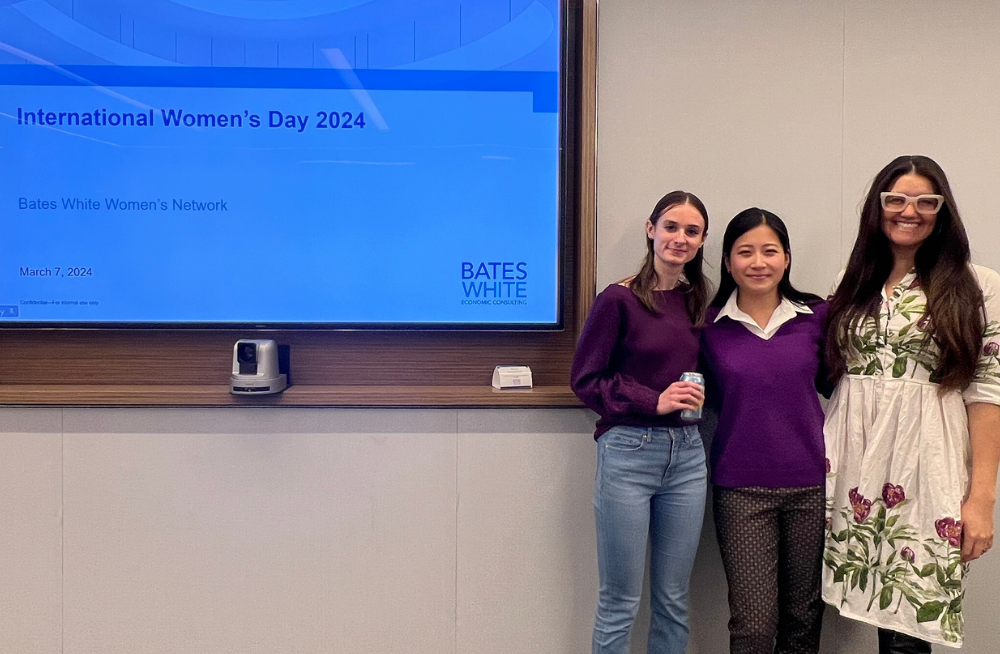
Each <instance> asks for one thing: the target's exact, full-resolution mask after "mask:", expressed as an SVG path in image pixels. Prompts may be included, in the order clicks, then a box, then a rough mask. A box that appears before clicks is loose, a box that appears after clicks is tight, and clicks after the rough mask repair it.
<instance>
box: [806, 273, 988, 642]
mask: <svg viewBox="0 0 1000 654" xmlns="http://www.w3.org/2000/svg"><path fill="white" fill-rule="evenodd" d="M972 268H973V271H974V274H975V276H976V277H977V278H978V279H979V285H980V287H981V288H982V289H983V294H984V297H985V300H986V320H987V325H986V332H985V334H984V338H983V347H982V350H981V352H980V359H979V366H978V370H977V372H976V379H975V380H974V381H973V383H972V384H971V385H970V386H969V387H968V388H967V389H966V390H965V391H964V392H959V391H951V392H948V393H946V394H944V395H939V394H938V389H939V386H938V384H936V383H934V381H932V377H933V375H932V372H933V370H934V368H935V367H936V366H937V360H938V356H939V351H938V349H937V347H936V346H935V345H934V343H933V342H932V341H931V340H930V339H925V330H926V328H927V323H928V318H927V317H925V316H924V310H925V304H926V296H925V295H924V292H923V290H922V289H921V288H920V285H919V283H918V281H917V277H916V273H914V272H911V273H910V274H908V275H907V276H906V277H904V278H903V280H902V281H901V282H900V283H899V284H898V285H897V286H896V287H895V288H894V289H893V291H892V295H891V296H890V297H885V295H884V292H883V298H882V299H883V302H882V308H881V312H880V315H879V320H878V323H877V325H876V322H875V321H874V320H872V319H869V320H868V321H867V322H865V323H863V325H862V328H861V330H860V333H858V334H856V335H855V336H854V339H853V340H854V348H853V349H854V351H853V352H851V353H850V354H849V355H848V361H847V368H848V372H847V375H846V376H845V377H844V378H843V379H842V380H841V381H840V383H839V384H838V385H837V388H836V390H835V391H834V393H833V396H832V397H831V399H830V404H829V406H828V407H827V413H826V423H825V425H824V435H825V438H826V452H827V459H828V463H827V466H828V471H827V472H828V474H827V480H826V496H827V510H828V518H827V534H826V548H825V551H824V566H823V599H824V600H826V602H827V603H829V604H831V605H832V606H835V607H837V608H838V609H839V611H840V613H841V615H844V616H846V617H849V618H853V619H856V620H861V621H864V622H868V623H871V624H874V625H878V626H880V627H884V628H886V629H892V630H893V631H898V632H901V633H905V634H909V635H911V636H916V637H917V638H922V639H924V640H926V641H929V642H931V643H939V644H942V645H948V646H951V647H960V646H961V644H962V598H963V595H964V589H963V577H964V576H965V573H966V566H965V565H963V564H962V563H961V562H960V560H959V559H960V545H961V533H962V523H961V507H962V500H963V499H964V498H965V495H966V493H967V490H968V481H969V461H970V448H969V429H968V417H967V414H966V410H965V405H966V404H971V403H973V402H988V403H991V404H1000V358H998V355H1000V336H998V334H1000V275H998V274H997V273H996V272H995V271H993V270H990V269H989V268H983V267H981V266H972Z"/></svg>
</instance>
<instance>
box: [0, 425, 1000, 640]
mask: <svg viewBox="0 0 1000 654" xmlns="http://www.w3.org/2000/svg"><path fill="white" fill-rule="evenodd" d="M592 427H593V416H592V414H590V413H589V412H587V411H584V410H524V411H519V410H515V411H512V410H481V411H475V410H458V411H456V410H350V409H18V408H0V497H2V498H3V500H2V501H0V524H2V525H3V528H2V529H0V616H3V618H2V622H0V651H2V652H16V653H22V652H23V653H30V654H91V653H93V654H97V653H100V654H147V653H148V654H153V653H156V654H165V653H169V654H172V653H178V654H181V653H183V654H247V653H254V654H258V653H259V654H285V653H287V652H296V654H320V653H323V654H328V653H330V652H351V653H352V654H353V653H357V652H372V653H375V652H378V653H380V654H381V653H384V652H394V653H395V652H405V653H413V654H441V653H442V652H453V653H455V654H485V653H494V652H495V653H497V654H500V653H503V654H510V653H522V652H523V653H538V654H561V653H565V654H578V653H580V652H585V651H588V650H589V642H590V628H591V621H592V616H593V610H594V605H595V601H596V595H597V572H596V563H595V555H594V533H593V513H592V508H591V502H590V494H591V490H592V485H593V474H594V453H595V446H594V443H593V438H592ZM693 581H694V583H693V590H692V611H691V614H692V624H691V630H692V643H691V647H690V648H689V651H690V652H692V653H693V654H716V653H718V652H724V651H726V644H727V634H726V620H727V618H728V613H727V609H726V588H725V578H724V575H723V572H722V566H721V563H720V561H719V555H718V550H717V548H716V545H715V537H714V532H713V526H712V524H711V520H710V516H709V517H708V519H707V520H706V525H705V531H704V533H703V537H702V543H701V550H700V553H699V560H698V563H697V565H696V568H695V573H694V580H693ZM998 586H1000V559H998V558H995V557H993V558H987V559H986V560H984V561H982V562H981V563H977V564H975V565H974V566H973V572H972V581H971V583H970V589H969V592H968V601H967V603H966V606H967V620H968V625H969V628H968V641H967V642H968V644H967V646H966V648H965V651H966V652H969V653H970V654H986V653H987V652H993V651H994V650H995V648H994V644H995V642H996V640H997V638H998V636H1000V632H998V626H997V624H996V623H995V621H993V620H991V618H990V616H989V612H990V609H991V596H992V594H993V593H994V591H995V589H996V588H997V587H998ZM646 625H648V608H647V607H646V606H645V605H644V606H643V609H642V611H641V614H640V619H639V625H638V627H637V630H636V635H635V638H634V648H633V649H634V651H635V652H641V651H644V643H645V633H644V630H645V627H646ZM858 651H874V630H873V629H870V628H868V627H866V626H864V625H855V624H851V623H848V622H847V621H844V620H841V619H839V618H836V617H835V616H833V615H832V612H831V615H830V616H829V619H828V620H827V628H826V630H825V633H824V649H823V652H824V653H826V654H833V653H843V654H847V653H848V652H858Z"/></svg>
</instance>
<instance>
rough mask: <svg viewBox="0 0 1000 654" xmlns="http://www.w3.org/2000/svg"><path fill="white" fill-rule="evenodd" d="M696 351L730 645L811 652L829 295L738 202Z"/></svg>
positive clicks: (818, 607) (774, 224)
mask: <svg viewBox="0 0 1000 654" xmlns="http://www.w3.org/2000/svg"><path fill="white" fill-rule="evenodd" d="M722 252H723V255H722V266H721V269H722V270H721V279H720V282H719V292H718V293H717V294H716V295H715V299H714V300H712V306H711V308H710V309H709V311H708V317H707V319H706V326H705V330H704V332H703V334H702V357H703V360H704V363H705V368H706V377H707V380H708V383H709V387H710V391H709V393H710V397H711V398H712V404H713V405H716V406H718V409H719V425H718V428H717V429H716V432H715V437H714V438H713V440H712V453H711V464H712V465H711V468H712V484H713V510H714V515H715V528H716V533H717V534H718V539H719V549H720V550H721V551H722V563H723V565H724V567H725V570H726V579H727V580H728V582H729V611H730V620H729V651H730V652H731V654H792V653H794V654H810V653H812V654H815V652H817V651H818V649H819V635H820V626H821V621H822V617H823V600H822V598H821V594H820V573H821V566H822V561H823V537H824V525H825V519H826V515H825V506H826V505H825V489H824V485H823V484H824V476H825V474H826V461H825V456H824V448H823V411H822V409H821V407H820V403H819V396H818V394H817V388H820V387H822V386H825V384H824V383H823V380H824V379H825V373H824V372H823V371H822V369H821V366H820V355H821V352H822V345H823V324H824V321H825V319H826V310H827V306H826V303H825V302H823V301H822V300H820V298H819V297H817V296H815V295H811V294H809V293H802V292H800V291H797V290H796V289H795V288H794V287H793V286H792V284H791V282H790V281H789V279H788V274H789V270H790V269H791V263H792V258H791V249H790V247H789V242H788V230H787V229H786V228H785V225H784V223H783V222H782V221H781V219H780V218H778V216H776V215H774V214H773V213H771V212H770V211H764V210H763V209H757V208H753V209H747V210H745V211H741V212H740V213H738V214H737V215H736V216H735V217H734V218H733V219H732V221H730V223H729V226H728V227H727V228H726V234H725V236H724V237H723V241H722Z"/></svg>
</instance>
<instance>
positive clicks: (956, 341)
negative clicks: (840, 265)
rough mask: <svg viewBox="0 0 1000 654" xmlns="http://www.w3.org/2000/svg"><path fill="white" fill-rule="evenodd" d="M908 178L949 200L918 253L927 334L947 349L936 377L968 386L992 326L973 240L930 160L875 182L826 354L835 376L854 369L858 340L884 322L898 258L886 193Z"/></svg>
mask: <svg viewBox="0 0 1000 654" xmlns="http://www.w3.org/2000/svg"><path fill="white" fill-rule="evenodd" d="M906 174H914V175H920V176H921V177H925V178H926V179H927V180H928V181H930V182H931V184H932V185H933V186H934V191H935V193H938V194H939V195H942V196H943V197H944V203H943V204H942V205H941V210H940V211H939V212H938V214H937V220H936V222H935V224H934V231H933V232H932V233H931V235H930V236H929V237H927V240H925V241H924V242H923V243H922V244H921V245H920V248H919V249H918V250H917V254H916V257H915V262H914V263H915V267H916V271H917V280H918V282H919V283H920V285H921V287H922V288H923V291H924V293H925V294H926V296H927V309H926V314H925V315H926V317H928V318H929V319H930V323H929V325H930V326H929V327H928V331H929V333H930V334H931V338H933V339H934V342H935V343H936V344H937V346H938V348H939V349H940V351H941V357H940V360H939V363H938V366H937V369H936V370H934V372H933V373H932V375H931V380H932V381H936V382H938V383H939V384H941V387H942V389H964V388H965V387H966V386H968V385H969V383H970V382H971V381H972V379H973V378H974V377H975V374H976V363H977V361H978V359H979V349H980V347H982V337H983V330H984V329H985V326H986V309H985V306H984V302H983V293H982V290H981V289H980V287H979V283H978V282H977V281H976V278H975V275H974V274H973V272H972V270H971V269H970V267H969V261H970V253H969V237H968V236H967V235H966V233H965V227H964V225H963V224H962V219H961V217H960V216H959V213H958V207H957V205H956V204H955V197H954V196H953V195H952V192H951V186H950V185H949V184H948V178H947V177H946V176H945V174H944V171H943V170H942V169H941V166H939V165H938V164H937V162H935V161H934V160H933V159H930V158H928V157H923V156H916V155H911V156H902V157H897V158H896V159H894V160H893V161H892V162H891V163H890V164H889V165H887V166H886V167H885V168H883V169H882V170H881V171H879V173H878V174H877V175H876V176H875V179H874V180H872V185H871V188H870V189H869V191H868V196H867V197H866V198H865V202H864V205H863V206H862V208H861V222H860V225H859V227H858V238H857V240H856V241H855V242H854V249H853V250H852V251H851V258H850V260H849V261H848V263H847V269H846V270H845V272H844V278H843V279H842V280H841V282H840V285H839V286H838V287H837V291H836V292H835V293H834V295H833V297H832V298H831V299H830V313H829V317H828V320H827V332H826V342H825V346H824V355H825V358H826V363H827V366H828V367H829V370H830V374H831V377H832V379H834V380H836V379H839V378H840V377H841V376H842V375H844V374H845V373H846V372H847V362H846V355H845V353H846V352H848V351H849V350H850V349H852V348H853V347H854V346H853V345H852V344H851V336H852V335H853V334H854V333H856V332H857V331H858V329H859V328H860V326H861V323H862V322H863V321H864V320H865V319H867V318H874V319H875V320H878V318H879V305H880V304H881V289H882V287H883V286H884V285H885V283H886V281H887V280H888V279H889V274H890V273H891V272H892V266H893V254H892V250H891V248H890V243H889V239H888V237H886V235H885V232H883V231H882V206H881V198H880V194H881V193H882V192H883V191H888V190H889V189H891V188H892V186H893V184H895V183H896V180H897V179H899V178H900V177H902V176H903V175H906Z"/></svg>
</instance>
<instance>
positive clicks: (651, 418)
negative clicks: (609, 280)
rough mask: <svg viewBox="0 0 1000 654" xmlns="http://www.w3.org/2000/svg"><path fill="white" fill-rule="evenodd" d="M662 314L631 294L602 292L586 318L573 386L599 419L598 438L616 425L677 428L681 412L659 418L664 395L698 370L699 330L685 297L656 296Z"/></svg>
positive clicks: (672, 293)
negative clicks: (661, 397) (689, 313)
mask: <svg viewBox="0 0 1000 654" xmlns="http://www.w3.org/2000/svg"><path fill="white" fill-rule="evenodd" d="M656 295H657V299H658V300H659V303H660V304H659V306H660V309H661V313H658V314H657V313H653V312H652V311H650V310H649V309H647V308H646V307H645V306H643V305H642V303H641V302H639V300H638V298H636V297H635V294H634V293H632V291H631V289H629V288H627V287H625V286H621V285H619V284H612V285H611V286H609V287H607V288H606V289H604V291H602V292H601V294H600V295H598V296H597V299H595V300H594V306H593V308H592V309H591V310H590V315H589V316H588V317H587V323H586V325H584V327H583V331H582V333H581V334H580V340H579V341H578V343H577V346H576V354H575V355H574V357H573V369H572V372H571V382H570V383H571V385H572V387H573V391H574V392H575V393H576V395H577V397H579V398H580V400H582V401H583V403H584V404H585V405H587V406H588V407H590V408H591V409H593V410H594V411H596V412H597V413H598V414H599V415H600V419H599V420H598V421H597V431H596V433H595V434H594V438H599V437H600V435H601V434H603V433H604V432H606V431H607V430H609V429H611V428H612V427H614V426H617V425H630V426H635V427H677V426H680V425H686V424H691V423H690V422H688V421H685V420H681V418H680V412H679V411H674V412H673V413H668V414H667V415H663V416H660V415H657V414H656V404H657V401H658V400H659V398H660V393H662V392H663V391H664V390H666V388H667V386H669V385H670V384H672V383H674V382H675V381H678V380H679V379H680V376H681V373H684V372H689V371H693V370H697V365H698V346H699V334H698V332H699V331H700V329H697V328H695V327H694V326H693V325H692V324H691V318H689V317H688V313H687V308H686V307H685V304H684V294H683V293H682V292H681V291H678V290H673V291H656Z"/></svg>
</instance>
